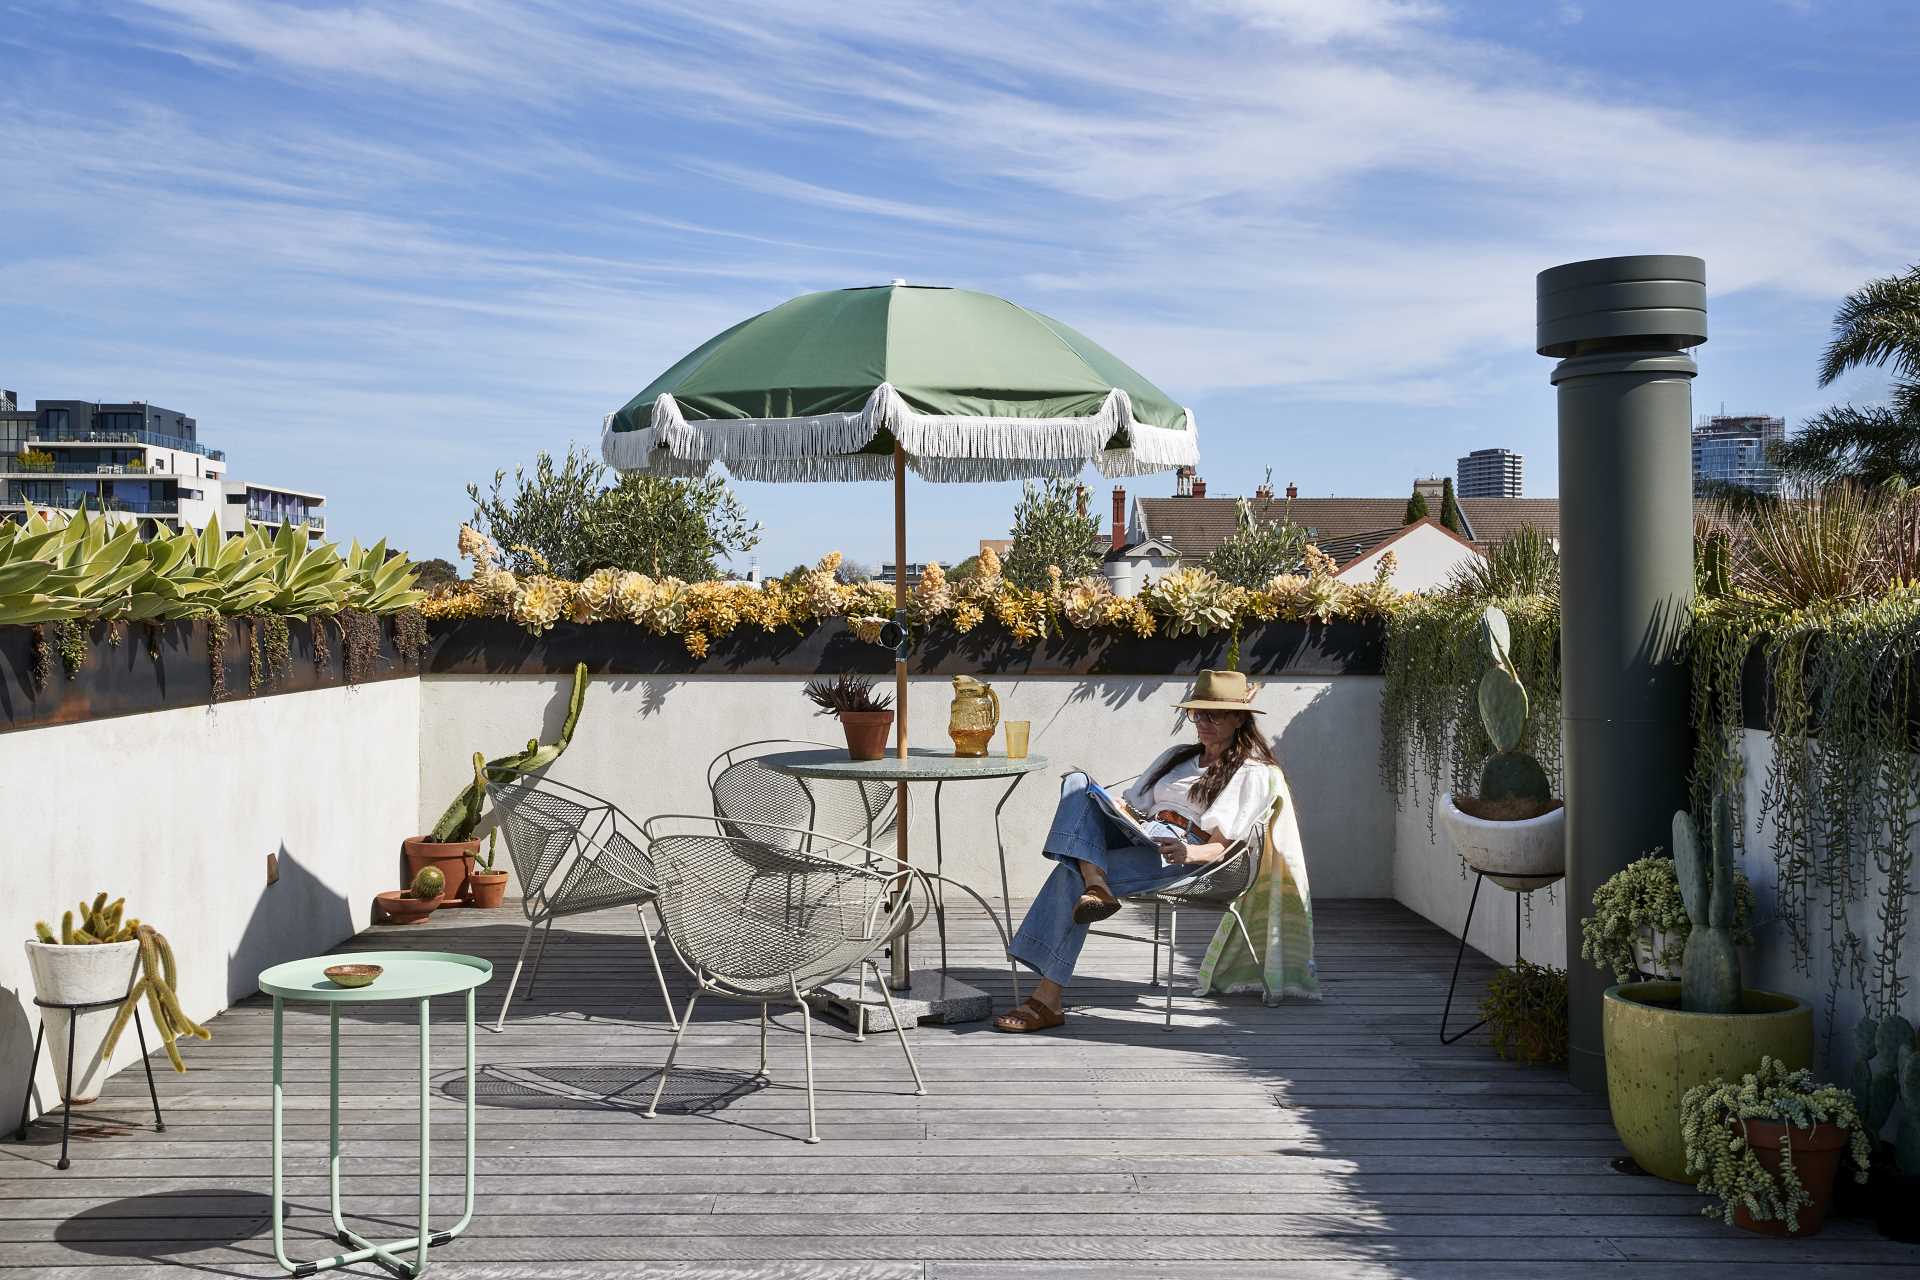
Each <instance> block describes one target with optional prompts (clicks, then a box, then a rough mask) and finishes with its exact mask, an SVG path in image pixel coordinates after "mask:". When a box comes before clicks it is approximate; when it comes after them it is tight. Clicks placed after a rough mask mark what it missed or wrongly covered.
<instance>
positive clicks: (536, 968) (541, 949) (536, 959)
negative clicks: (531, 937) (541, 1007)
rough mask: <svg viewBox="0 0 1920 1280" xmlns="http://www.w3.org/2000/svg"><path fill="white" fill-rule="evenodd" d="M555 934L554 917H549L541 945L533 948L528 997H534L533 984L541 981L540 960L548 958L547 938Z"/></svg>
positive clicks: (541, 935)
mask: <svg viewBox="0 0 1920 1280" xmlns="http://www.w3.org/2000/svg"><path fill="white" fill-rule="evenodd" d="M552 936H553V917H552V916H548V917H547V927H546V928H544V929H542V930H541V931H540V945H539V946H537V947H535V948H534V949H533V972H532V973H529V974H528V975H527V999H529V1000H531V999H533V984H534V983H536V982H538V981H540V962H541V961H542V960H544V959H546V958H547V939H549V938H551V937H552Z"/></svg>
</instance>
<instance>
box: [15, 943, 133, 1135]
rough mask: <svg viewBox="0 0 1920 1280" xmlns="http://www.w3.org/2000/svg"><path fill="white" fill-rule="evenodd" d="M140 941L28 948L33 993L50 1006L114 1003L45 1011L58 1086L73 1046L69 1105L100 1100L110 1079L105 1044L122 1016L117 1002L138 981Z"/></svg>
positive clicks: (49, 1056)
mask: <svg viewBox="0 0 1920 1280" xmlns="http://www.w3.org/2000/svg"><path fill="white" fill-rule="evenodd" d="M139 952H140V944H139V943H138V942H101V943H93V944H89V945H81V946H71V947H69V946H61V945H59V944H57V943H48V942H29V943H27V968H28V970H29V971H31V972H32V974H33V993H34V994H35V995H36V996H38V997H39V998H40V999H42V1000H45V1001H48V1002H50V1003H59V1004H82V1003H88V1002H91V1001H95V1000H111V1001H114V1002H115V1003H114V1004H110V1005H107V1006H106V1007H104V1008H100V1009H80V1010H74V1011H71V1012H70V1011H68V1010H66V1009H40V1010H38V1012H39V1014H40V1021H41V1024H42V1025H43V1026H45V1027H46V1029H47V1040H46V1048H47V1060H48V1062H49V1063H50V1064H51V1065H52V1067H53V1078H54V1080H55V1081H57V1082H59V1083H61V1084H63V1085H64V1084H65V1083H66V1079H67V1046H68V1042H69V1038H71V1042H72V1046H73V1087H72V1089H71V1091H70V1092H69V1093H68V1096H67V1101H69V1102H92V1101H93V1100H94V1099H95V1098H98V1097H99V1096H100V1086H101V1085H102V1084H103V1083H104V1082H105V1081H106V1078H107V1063H106V1061H105V1059H104V1058H103V1057H102V1056H101V1053H100V1045H101V1042H102V1041H103V1040H105V1039H106V1038H107V1029H108V1028H109V1027H111V1026H112V1025H113V1019H114V1015H115V1014H116V1013H118V1012H119V1006H118V1002H119V1000H120V998H121V997H122V996H124V995H126V994H127V984H128V982H130V981H131V980H132V977H133V966H134V961H135V957H137V956H138V955H139Z"/></svg>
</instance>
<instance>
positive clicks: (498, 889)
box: [467, 831, 507, 911]
mask: <svg viewBox="0 0 1920 1280" xmlns="http://www.w3.org/2000/svg"><path fill="white" fill-rule="evenodd" d="M498 836H499V832H497V831H489V832H487V844H486V847H485V848H484V849H482V850H480V852H479V853H478V854H476V855H475V856H474V860H473V870H472V871H471V872H469V873H468V875H467V888H468V889H469V890H471V891H472V897H471V901H470V902H469V904H468V905H470V906H474V907H478V908H480V909H481V910H483V911H491V910H492V909H493V908H495V907H497V906H499V905H500V904H501V903H502V902H505V901H506V898H507V873H506V872H505V871H495V870H494V869H493V847H494V841H495V840H496V839H497V838H498Z"/></svg>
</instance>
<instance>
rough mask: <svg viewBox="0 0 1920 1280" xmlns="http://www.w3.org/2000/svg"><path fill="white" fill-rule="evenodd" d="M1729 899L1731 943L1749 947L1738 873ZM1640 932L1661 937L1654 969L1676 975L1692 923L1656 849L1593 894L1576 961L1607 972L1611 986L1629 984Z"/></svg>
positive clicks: (1749, 907) (1750, 905) (1749, 891)
mask: <svg viewBox="0 0 1920 1280" xmlns="http://www.w3.org/2000/svg"><path fill="white" fill-rule="evenodd" d="M1733 894H1734V903H1733V940H1734V942H1735V943H1736V944H1737V945H1740V946H1748V945H1751V944H1752V942H1753V929H1752V921H1753V913H1754V910H1755V902H1754V895H1753V886H1752V885H1750V884H1748V883H1747V877H1746V875H1745V873H1743V872H1742V871H1740V869H1739V868H1737V867H1736V868H1735V869H1734V873H1733ZM1644 932H1652V933H1654V934H1656V935H1664V938H1665V941H1664V942H1663V943H1662V945H1661V949H1660V952H1659V954H1658V955H1656V956H1655V957H1654V961H1655V963H1656V964H1658V965H1659V966H1660V968H1661V969H1662V970H1663V971H1665V972H1673V971H1674V970H1676V969H1678V968H1679V967H1680V964H1681V962H1682V958H1683V957H1684V955H1685V948H1686V943H1687V937H1688V935H1689V934H1691V933H1692V932H1693V922H1692V921H1691V920H1689V919H1688V918H1687V905H1686V899H1685V898H1683V897H1682V896H1681V893H1680V877H1679V875H1678V874H1677V873H1676V871H1675V869H1674V861H1673V859H1672V858H1668V857H1665V856H1663V855H1662V854H1661V852H1660V850H1658V849H1656V850H1654V851H1653V852H1652V853H1650V854H1648V855H1647V856H1646V857H1644V858H1640V859H1637V860H1635V861H1633V862H1629V863H1628V864H1627V865H1626V866H1624V867H1622V868H1621V869H1620V870H1618V871H1616V872H1614V873H1613V874H1612V875H1611V876H1608V877H1607V878H1606V880H1604V881H1602V882H1601V884H1600V887H1599V888H1597V889H1595V890H1594V891H1593V914H1592V915H1590V916H1587V917H1585V918H1584V919H1582V920H1581V921H1580V956H1581V958H1582V959H1585V960H1591V961H1593V963H1594V965H1595V966H1596V967H1597V968H1600V969H1603V970H1610V971H1611V972H1612V973H1613V978H1614V981H1616V982H1632V981H1633V980H1634V978H1635V976H1636V974H1637V973H1638V964H1639V961H1638V959H1637V957H1636V956H1635V953H1634V946H1635V944H1636V943H1637V942H1638V941H1639V940H1640V938H1641V935H1642V933H1644Z"/></svg>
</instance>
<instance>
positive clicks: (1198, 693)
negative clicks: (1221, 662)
mask: <svg viewBox="0 0 1920 1280" xmlns="http://www.w3.org/2000/svg"><path fill="white" fill-rule="evenodd" d="M1258 692H1260V686H1259V685H1257V684H1248V683H1247V677H1246V673H1245V672H1242V671H1202V672H1201V673H1200V678H1199V679H1198V680H1196V681H1194V685H1193V696H1192V697H1190V698H1188V699H1187V700H1186V701H1185V702H1177V703H1175V704H1174V705H1175V706H1177V707H1179V708H1180V709H1181V710H1182V711H1201V710H1205V711H1251V712H1253V714H1254V715H1257V716H1258V715H1265V714H1266V713H1265V712H1264V711H1262V710H1260V708H1258V707H1256V706H1254V705H1253V695H1254V694H1256V693H1258Z"/></svg>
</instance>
